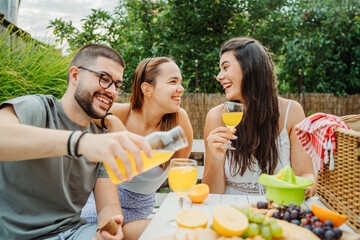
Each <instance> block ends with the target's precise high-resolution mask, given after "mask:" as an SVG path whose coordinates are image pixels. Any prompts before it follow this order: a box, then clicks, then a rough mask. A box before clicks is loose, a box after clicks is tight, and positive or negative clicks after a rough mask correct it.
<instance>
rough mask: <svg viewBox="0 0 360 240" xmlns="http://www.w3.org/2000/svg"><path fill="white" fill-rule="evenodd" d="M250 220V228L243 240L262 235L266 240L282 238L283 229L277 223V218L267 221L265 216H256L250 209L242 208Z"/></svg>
mask: <svg viewBox="0 0 360 240" xmlns="http://www.w3.org/2000/svg"><path fill="white" fill-rule="evenodd" d="M239 210H240V211H242V212H243V213H244V214H245V215H246V216H247V218H248V220H249V226H248V229H247V230H246V232H245V233H244V234H243V235H242V236H241V237H242V238H244V239H245V238H247V237H254V236H256V235H261V236H262V238H264V239H265V240H271V239H272V238H273V237H275V238H280V237H281V236H282V233H283V231H282V228H281V227H280V225H278V224H277V223H276V219H275V218H269V219H266V218H265V215H263V214H254V213H253V210H252V209H250V208H241V209H239Z"/></svg>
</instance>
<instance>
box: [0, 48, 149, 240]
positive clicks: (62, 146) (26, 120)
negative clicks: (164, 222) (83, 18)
mask: <svg viewBox="0 0 360 240" xmlns="http://www.w3.org/2000/svg"><path fill="white" fill-rule="evenodd" d="M124 68H125V63H124V61H123V59H122V57H121V56H120V55H119V53H117V52H116V51H115V50H113V49H112V48H110V47H107V46H104V45H99V44H90V45H86V46H84V47H83V48H81V49H80V50H79V52H78V53H77V54H76V55H75V56H74V58H73V60H72V62H71V64H70V67H69V71H68V76H67V78H68V87H67V90H66V92H65V94H64V96H63V97H62V98H61V100H58V99H56V98H55V97H53V96H50V95H47V96H45V95H40V94H39V95H29V96H22V97H18V98H15V99H11V100H8V101H5V102H3V103H1V104H0V135H1V138H0V153H1V154H0V239H7V240H11V239H17V240H19V239H51V240H55V239H81V240H83V239H91V238H94V237H95V238H96V239H122V238H123V235H125V237H126V238H127V233H126V231H124V233H123V228H122V227H123V226H122V221H123V215H122V210H121V207H120V202H119V197H118V192H117V186H116V185H114V184H112V183H111V181H110V179H109V178H108V175H107V173H106V171H105V168H104V166H103V164H102V162H105V163H107V164H108V165H109V167H110V168H111V169H112V171H113V172H114V173H115V175H116V176H117V177H118V178H119V179H124V176H122V174H121V172H120V170H119V168H118V167H117V164H116V160H115V159H116V158H119V159H121V161H122V162H123V164H124V166H125V169H126V177H127V178H128V179H131V177H132V170H131V169H132V168H131V167H132V166H131V162H130V159H129V157H128V155H127V153H126V152H127V151H128V152H129V153H131V154H133V156H134V159H135V163H136V165H137V170H138V171H139V172H142V160H141V155H140V152H141V150H143V151H145V153H146V154H147V155H148V156H149V157H151V148H150V146H149V144H148V143H146V141H145V140H144V138H143V137H141V136H138V135H136V134H132V133H130V132H117V133H107V134H97V133H102V132H105V131H106V130H105V129H99V128H98V127H97V126H96V125H95V124H94V123H93V121H92V120H93V119H101V118H103V117H104V116H106V113H107V111H108V109H109V108H110V107H111V105H112V104H113V102H114V101H115V100H116V98H117V95H118V94H119V93H121V91H122V89H123V81H122V77H123V71H124ZM91 191H93V192H94V195H95V200H96V208H97V213H98V223H100V222H101V221H103V220H105V219H108V218H112V219H113V220H114V221H116V222H117V223H118V224H119V227H118V229H117V233H116V234H115V235H110V234H109V233H108V232H106V231H102V232H100V231H98V230H97V225H94V224H87V223H86V221H84V220H83V219H81V218H80V214H81V209H82V208H83V206H84V205H85V203H86V201H87V199H88V197H89V195H90V193H91ZM129 237H131V233H130V234H129Z"/></svg>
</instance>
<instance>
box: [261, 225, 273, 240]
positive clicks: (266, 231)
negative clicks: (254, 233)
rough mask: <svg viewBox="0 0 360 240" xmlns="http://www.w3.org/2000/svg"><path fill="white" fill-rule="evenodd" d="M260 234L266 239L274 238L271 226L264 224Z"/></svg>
mask: <svg viewBox="0 0 360 240" xmlns="http://www.w3.org/2000/svg"><path fill="white" fill-rule="evenodd" d="M260 234H261V236H262V237H263V238H264V239H265V240H272V235H271V231H270V228H269V227H267V226H263V227H262V228H261V233H260Z"/></svg>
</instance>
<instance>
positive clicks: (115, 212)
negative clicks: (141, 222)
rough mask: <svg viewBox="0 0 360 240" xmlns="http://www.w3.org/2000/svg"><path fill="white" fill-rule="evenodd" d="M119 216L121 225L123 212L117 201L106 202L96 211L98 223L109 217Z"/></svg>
mask: <svg viewBox="0 0 360 240" xmlns="http://www.w3.org/2000/svg"><path fill="white" fill-rule="evenodd" d="M113 216H120V218H121V225H123V224H124V214H123V211H122V209H121V207H120V205H119V204H118V203H113V204H108V205H107V206H105V207H104V208H103V209H101V210H100V211H99V212H98V219H97V221H98V224H99V223H101V221H103V220H105V219H108V218H109V217H113Z"/></svg>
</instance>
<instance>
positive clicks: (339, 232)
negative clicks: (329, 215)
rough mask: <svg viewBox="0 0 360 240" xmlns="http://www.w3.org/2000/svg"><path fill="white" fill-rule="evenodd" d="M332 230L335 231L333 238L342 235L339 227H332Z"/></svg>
mask: <svg viewBox="0 0 360 240" xmlns="http://www.w3.org/2000/svg"><path fill="white" fill-rule="evenodd" d="M333 232H334V233H335V238H336V239H340V238H341V236H342V231H341V230H340V229H338V228H334V229H333Z"/></svg>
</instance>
